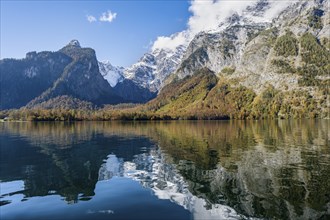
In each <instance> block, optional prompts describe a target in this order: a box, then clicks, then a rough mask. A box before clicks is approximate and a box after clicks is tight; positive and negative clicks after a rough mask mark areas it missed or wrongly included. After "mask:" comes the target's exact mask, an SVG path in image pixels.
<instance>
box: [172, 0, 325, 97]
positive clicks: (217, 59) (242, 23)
mask: <svg viewBox="0 0 330 220" xmlns="http://www.w3.org/2000/svg"><path fill="white" fill-rule="evenodd" d="M272 4H273V3H272V2H270V1H259V2H258V3H257V4H256V5H254V6H251V7H248V8H247V9H246V10H245V11H243V13H242V14H240V15H238V14H233V15H232V16H231V17H229V18H228V19H227V20H226V22H223V23H221V24H220V25H219V28H218V29H217V30H212V31H208V32H202V33H199V34H198V35H196V36H195V37H194V39H193V40H192V41H191V43H190V44H189V46H188V48H187V53H186V54H185V55H184V57H183V61H182V63H181V64H180V66H179V68H178V69H177V72H176V75H177V77H179V78H184V77H185V76H187V75H192V74H194V72H195V70H196V69H199V68H202V67H207V68H209V69H210V70H212V71H214V72H215V73H216V74H217V75H218V76H221V77H225V78H228V79H237V80H238V81H239V83H240V84H242V85H244V86H247V87H249V88H252V89H253V90H254V91H255V92H257V93H260V92H261V91H262V90H263V89H264V88H265V87H267V86H268V85H269V84H271V85H273V86H274V87H275V88H276V89H281V90H289V91H292V90H296V89H303V88H302V87H304V86H318V85H321V87H323V88H324V87H325V84H329V82H328V80H329V79H328V77H326V75H327V74H329V73H330V70H329V69H330V68H329V66H327V63H326V62H328V63H329V61H330V58H329V57H330V54H329V43H328V42H329V31H330V28H329V19H328V18H329V11H330V10H329V4H328V2H327V1H319V0H315V1H293V2H291V3H290V4H289V5H287V6H286V7H284V8H283V9H281V10H278V12H277V13H273V12H272V13H269V11H274V9H276V7H278V6H277V5H275V6H276V7H275V6H274V5H272ZM270 14H272V16H273V19H269V17H270ZM308 33H309V35H306V34H308ZM308 40H309V41H310V43H311V42H313V45H314V46H313V48H312V47H311V46H308V44H309V43H306V41H308ZM290 41H291V42H290ZM290 44H295V45H294V46H293V47H294V49H293V50H296V53H288V54H285V52H284V51H286V50H290V48H287V47H289V46H290ZM308 54H310V55H308ZM312 54H314V55H312ZM308 56H310V57H313V56H314V57H315V56H319V57H320V58H319V59H320V60H323V61H324V62H323V61H322V62H323V63H320V62H318V61H316V60H314V61H312V60H311V59H308V58H307V57H308ZM323 64H324V65H323ZM311 69H314V70H313V71H312V70H311ZM315 69H316V70H315ZM307 78H308V79H309V81H313V82H314V83H307V82H306V81H308V80H307ZM309 90H311V88H309ZM312 90H313V91H311V94H314V93H315V92H316V90H315V88H314V89H312Z"/></svg>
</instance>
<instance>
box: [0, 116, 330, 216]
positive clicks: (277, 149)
mask: <svg viewBox="0 0 330 220" xmlns="http://www.w3.org/2000/svg"><path fill="white" fill-rule="evenodd" d="M328 128H329V121H327V120H323V121H315V120H301V121H258V122H257V121H225V122H144V123H133V122H132V123H119V122H116V123H114V122H104V123H103V122H98V123H96V122H78V123H1V124H0V129H1V148H0V149H1V177H0V179H1V181H2V183H1V189H3V188H6V187H7V188H9V189H8V190H9V191H8V190H7V191H8V192H7V191H3V190H1V194H2V198H1V205H3V206H1V207H2V209H5V207H6V206H8V204H10V203H12V204H14V203H17V204H19V202H20V201H21V200H26V199H29V198H32V197H35V196H46V195H52V194H55V195H60V196H62V197H63V198H65V200H66V201H67V202H69V203H77V202H78V203H79V201H81V202H82V201H89V200H90V201H91V202H92V200H91V199H92V198H93V196H95V192H98V190H97V188H95V187H96V186H97V183H98V182H100V183H101V182H103V181H109V180H113V179H115V177H120V178H127V179H131V180H134V181H138V182H139V183H140V184H141V185H142V186H143V187H144V188H145V189H149V190H151V191H152V193H153V195H155V196H156V198H158V199H160V200H168V201H171V202H172V203H174V204H176V205H179V206H181V207H183V208H184V209H185V210H189V212H190V213H191V215H192V216H193V217H194V218H195V219H212V218H214V219H219V217H221V218H226V219H228V218H233V219H236V218H247V217H259V218H279V219H301V218H303V219H308V218H311V219H317V218H324V219H326V218H328V217H330V193H329V192H330V183H329V181H328V180H329V179H330V145H329V144H330V142H329V137H330V134H329V132H328ZM9 182H11V184H8V183H9ZM6 184H7V186H6ZM10 187H14V188H12V189H10ZM15 194H16V195H24V198H19V199H16V200H15V199H13V195H15ZM20 199H21V200H20ZM99 211H102V210H99ZM103 211H104V210H103ZM108 211H109V210H108ZM111 211H113V210H111ZM100 213H102V212H100ZM105 213H107V214H109V213H108V212H107V211H104V213H103V214H105Z"/></svg>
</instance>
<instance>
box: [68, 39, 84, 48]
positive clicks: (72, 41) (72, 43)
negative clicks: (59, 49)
mask: <svg viewBox="0 0 330 220" xmlns="http://www.w3.org/2000/svg"><path fill="white" fill-rule="evenodd" d="M67 46H73V47H79V48H80V47H81V46H80V43H79V41H78V40H71V41H70V42H69V43H68V45H67Z"/></svg>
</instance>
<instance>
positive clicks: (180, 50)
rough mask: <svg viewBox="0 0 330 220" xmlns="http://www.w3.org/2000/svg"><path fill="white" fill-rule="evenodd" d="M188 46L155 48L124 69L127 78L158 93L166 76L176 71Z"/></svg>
mask: <svg viewBox="0 0 330 220" xmlns="http://www.w3.org/2000/svg"><path fill="white" fill-rule="evenodd" d="M185 50H186V46H184V45H180V46H178V47H176V48H175V49H173V50H172V49H155V50H152V51H151V52H150V53H146V54H145V55H144V56H143V57H142V58H141V59H140V60H139V62H137V63H135V64H133V65H132V66H131V67H129V68H127V69H126V70H125V71H124V75H125V77H126V78H127V79H130V80H132V81H133V82H135V83H136V84H137V85H140V86H141V87H143V88H146V89H148V90H150V91H151V92H152V93H157V92H158V91H159V89H160V88H161V87H163V82H164V80H165V78H166V77H168V76H169V75H170V74H172V73H174V72H175V70H176V68H177V67H178V65H179V64H180V62H181V59H182V57H183V54H184V53H185Z"/></svg>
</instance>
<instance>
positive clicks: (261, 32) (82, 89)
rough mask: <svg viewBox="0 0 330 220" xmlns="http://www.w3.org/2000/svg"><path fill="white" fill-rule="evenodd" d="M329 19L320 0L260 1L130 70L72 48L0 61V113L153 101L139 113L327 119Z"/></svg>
mask: <svg viewBox="0 0 330 220" xmlns="http://www.w3.org/2000/svg"><path fill="white" fill-rule="evenodd" d="M329 11H330V5H329V2H328V1H325V0H313V1H291V2H278V1H269V0H259V1H256V2H254V3H253V4H251V5H249V6H248V7H246V8H245V9H244V10H242V11H239V12H233V13H232V14H230V15H229V16H227V17H226V18H225V19H224V20H221V21H219V24H218V26H217V28H214V29H212V30H207V31H202V32H198V33H193V32H191V31H190V32H189V31H187V30H186V31H183V32H181V33H177V34H173V35H172V36H171V38H173V39H175V38H176V37H178V35H180V36H181V37H183V38H184V41H183V43H182V44H179V45H176V46H175V47H164V48H160V47H153V48H151V49H150V51H149V52H148V53H146V54H144V55H143V56H142V57H141V58H140V60H139V61H138V62H137V63H135V64H133V65H132V66H130V67H128V68H123V67H117V66H114V65H112V64H111V63H110V62H109V61H104V62H100V61H98V60H97V58H96V55H95V51H94V50H93V49H91V48H82V47H81V46H80V44H79V42H78V41H77V40H72V41H71V42H70V43H69V44H68V45H66V46H65V47H63V48H62V49H60V50H59V51H56V52H39V53H37V52H29V53H27V54H26V58H24V59H20V60H16V59H2V60H1V61H0V70H1V109H12V108H22V107H23V108H46V109H47V108H69V109H85V108H86V109H91V108H95V107H102V106H104V105H107V104H119V103H146V102H148V101H150V100H152V99H153V100H152V101H150V102H148V104H146V105H144V106H145V107H146V108H147V109H148V110H151V111H153V112H163V113H164V114H165V113H166V114H169V113H171V111H173V110H175V111H177V112H180V114H186V113H188V112H189V114H192V113H193V111H198V112H204V113H205V111H204V110H205V109H207V111H208V112H210V111H214V112H215V113H214V114H218V113H216V112H217V111H218V110H217V109H221V110H222V111H221V114H220V113H219V114H218V116H219V117H222V115H228V114H229V113H228V112H230V111H232V110H233V109H235V111H238V112H239V114H247V112H249V114H250V113H251V112H253V111H259V110H260V108H261V110H260V111H263V112H264V113H267V114H268V113H270V112H275V113H274V114H277V115H281V114H285V112H291V113H292V114H295V113H297V112H298V113H297V114H300V113H301V111H303V112H304V114H305V113H306V114H307V112H309V113H311V112H312V113H313V114H316V115H319V116H320V115H322V117H328V116H329V108H330V100H329V85H330V77H329V76H330V37H329V36H330V13H329ZM242 99H244V100H242ZM232 102H234V103H232ZM278 102H280V103H278ZM226 103H227V104H226ZM255 106H258V108H257V107H255ZM299 106H302V107H299ZM277 108H278V109H277ZM288 108H289V109H288ZM172 113H173V112H172Z"/></svg>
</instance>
